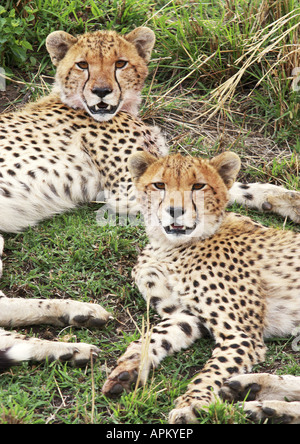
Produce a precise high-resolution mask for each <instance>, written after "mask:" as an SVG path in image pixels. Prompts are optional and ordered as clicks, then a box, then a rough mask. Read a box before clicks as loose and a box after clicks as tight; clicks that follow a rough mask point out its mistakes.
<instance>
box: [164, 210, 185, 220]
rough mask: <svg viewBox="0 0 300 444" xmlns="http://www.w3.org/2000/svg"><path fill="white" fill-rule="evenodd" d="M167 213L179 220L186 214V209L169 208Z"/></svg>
mask: <svg viewBox="0 0 300 444" xmlns="http://www.w3.org/2000/svg"><path fill="white" fill-rule="evenodd" d="M167 212H168V213H169V214H170V216H172V217H174V219H177V217H180V216H182V215H183V214H184V213H185V209H184V208H182V207H169V208H167Z"/></svg>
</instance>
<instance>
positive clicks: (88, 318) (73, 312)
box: [59, 301, 112, 328]
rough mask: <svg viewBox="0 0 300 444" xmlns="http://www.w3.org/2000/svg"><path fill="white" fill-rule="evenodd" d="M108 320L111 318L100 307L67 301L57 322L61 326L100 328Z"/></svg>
mask: <svg viewBox="0 0 300 444" xmlns="http://www.w3.org/2000/svg"><path fill="white" fill-rule="evenodd" d="M108 319H112V316H111V314H110V313H108V312H107V311H106V310H105V309H104V308H103V307H101V305H98V304H91V303H88V302H78V301H67V302H66V307H65V310H64V313H63V314H62V316H60V318H59V321H60V322H61V323H62V324H63V325H74V326H76V327H89V328H92V327H95V328H101V327H103V326H104V325H105V324H106V322H107V321H108Z"/></svg>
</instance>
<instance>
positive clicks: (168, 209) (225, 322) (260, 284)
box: [103, 152, 300, 423]
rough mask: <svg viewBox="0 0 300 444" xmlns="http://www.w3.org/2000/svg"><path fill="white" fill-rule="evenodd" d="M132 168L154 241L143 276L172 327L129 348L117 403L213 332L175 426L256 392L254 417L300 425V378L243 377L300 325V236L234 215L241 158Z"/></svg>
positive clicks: (141, 161) (140, 269)
mask: <svg viewBox="0 0 300 444" xmlns="http://www.w3.org/2000/svg"><path fill="white" fill-rule="evenodd" d="M129 168H130V170H131V173H132V178H133V180H134V183H135V186H136V189H137V191H138V199H139V201H140V204H141V208H142V213H143V216H144V219H145V225H146V231H147V235H148V237H149V240H150V244H149V245H148V246H146V248H145V249H144V251H143V252H142V253H141V255H140V256H139V258H138V261H137V264H136V266H135V267H134V269H133V276H134V279H135V282H136V284H137V286H138V288H139V290H140V292H141V294H142V295H143V297H144V298H145V299H146V301H147V302H148V303H150V304H151V306H152V307H154V308H155V309H156V310H157V312H158V313H159V315H160V316H161V318H162V320H161V322H160V323H159V324H158V325H156V326H154V328H153V330H152V332H151V333H149V334H148V335H145V337H144V338H142V339H140V340H138V341H135V342H133V343H132V344H131V345H130V346H129V347H128V349H127V351H126V352H125V354H124V355H123V356H122V357H121V358H120V359H119V361H118V365H117V367H116V368H115V369H114V370H113V372H112V373H111V375H110V376H109V377H108V380H107V381H106V383H105V384H104V386H103V392H104V393H105V394H106V395H117V394H119V393H121V392H122V391H123V389H127V390H129V388H130V386H131V385H132V383H133V382H135V381H136V380H137V378H138V379H139V381H140V382H141V383H142V384H144V383H145V382H146V380H147V376H148V374H149V372H150V370H151V368H156V367H157V366H158V365H159V363H160V362H161V360H162V359H163V358H164V357H166V356H168V355H172V354H173V353H174V352H176V351H179V350H181V349H185V348H187V347H189V346H190V345H191V344H192V343H193V342H194V341H195V340H196V339H199V338H201V337H202V336H203V335H204V334H205V333H208V334H209V335H210V336H212V337H213V339H214V340H215V348H214V350H213V353H212V357H211V358H210V359H209V360H208V361H207V363H206V364H205V366H204V368H203V369H202V370H201V372H200V373H199V374H197V376H195V377H194V379H193V380H192V381H191V383H190V384H189V386H188V389H187V392H186V393H185V394H184V395H183V396H181V397H180V398H179V399H178V400H177V402H176V408H175V409H174V410H172V411H171V413H170V417H169V420H170V422H171V423H187V422H196V421H197V415H198V412H199V411H200V410H201V409H202V408H203V407H205V406H207V405H209V404H210V403H212V402H214V401H215V399H216V397H218V396H219V394H220V392H221V394H222V395H223V397H225V398H227V399H231V400H232V399H243V398H244V397H245V396H246V395H247V393H248V391H250V394H251V395H249V398H248V402H246V404H245V409H246V410H248V411H250V412H252V415H253V417H254V416H256V417H257V418H258V419H263V418H267V417H272V418H273V419H276V420H278V421H281V420H282V421H284V422H291V423H298V422H300V378H299V377H298V378H297V377H291V376H289V377H288V376H287V377H277V376H274V375H273V376H272V375H260V374H258V375H255V374H253V375H252V374H247V375H243V373H247V372H249V371H251V368H252V367H253V365H254V364H257V363H259V362H261V361H263V359H264V356H265V351H266V346H265V343H264V338H265V337H271V336H273V335H276V336H277V335H280V336H284V335H289V334H291V332H292V331H293V329H294V328H295V327H297V326H299V325H300V278H299V276H300V273H299V272H300V235H299V234H297V233H294V232H289V231H280V230H275V229H272V228H265V227H263V226H262V225H260V224H258V223H255V222H253V221H252V220H251V219H250V218H248V217H243V216H241V215H238V214H234V213H226V212H225V207H226V205H227V202H228V198H229V195H228V190H229V189H230V187H231V186H232V184H233V183H234V181H235V178H236V176H237V173H238V171H239V169H240V159H239V157H238V156H237V155H236V154H234V153H231V152H225V153H223V154H221V155H219V156H217V157H215V158H213V159H212V160H210V161H209V160H205V159H201V158H194V157H191V156H189V157H183V156H181V155H180V154H177V155H170V156H167V157H165V158H163V159H156V158H155V157H153V156H152V155H150V154H148V153H141V154H137V155H134V156H132V157H131V158H130V159H129ZM239 374H242V375H240V376H237V377H235V375H239ZM230 378H233V379H230ZM255 399H256V400H255ZM287 400H289V401H292V402H286V401H287Z"/></svg>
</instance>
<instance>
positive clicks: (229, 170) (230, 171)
mask: <svg viewBox="0 0 300 444" xmlns="http://www.w3.org/2000/svg"><path fill="white" fill-rule="evenodd" d="M210 164H211V165H212V166H213V167H215V168H216V170H217V171H218V173H219V174H220V176H221V177H222V179H223V180H224V182H225V185H226V186H227V188H228V189H229V188H231V187H232V185H233V184H234V182H235V180H236V177H237V175H238V173H239V171H240V168H241V161H240V158H239V156H238V155H237V154H235V153H231V152H229V151H227V152H225V153H222V154H220V155H219V156H217V157H214V158H213V159H212V160H211V161H210Z"/></svg>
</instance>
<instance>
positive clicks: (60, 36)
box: [46, 31, 77, 66]
mask: <svg viewBox="0 0 300 444" xmlns="http://www.w3.org/2000/svg"><path fill="white" fill-rule="evenodd" d="M76 42H77V38H76V37H73V36H72V35H71V34H68V33H67V32H64V31H54V32H52V33H51V34H49V35H48V37H47V38H46V48H47V51H48V52H49V54H50V56H51V60H52V63H53V65H54V66H57V65H58V63H59V62H60V61H61V60H62V59H63V58H64V56H65V55H66V53H67V52H68V50H69V49H70V48H71V46H73V45H74V43H76Z"/></svg>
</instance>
